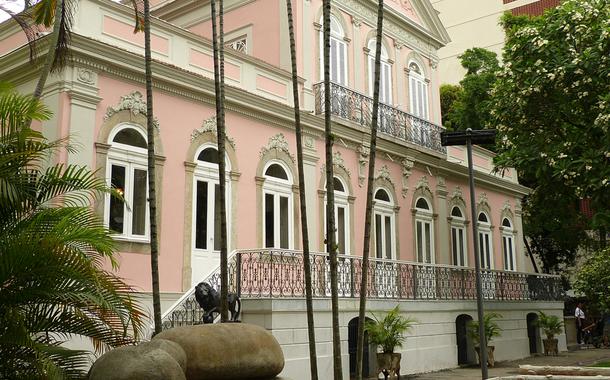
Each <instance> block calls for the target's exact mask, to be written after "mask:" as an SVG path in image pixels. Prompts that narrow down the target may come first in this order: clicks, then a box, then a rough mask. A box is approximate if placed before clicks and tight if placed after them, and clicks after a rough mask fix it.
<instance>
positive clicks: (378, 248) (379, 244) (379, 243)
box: [375, 214, 383, 259]
mask: <svg viewBox="0 0 610 380" xmlns="http://www.w3.org/2000/svg"><path fill="white" fill-rule="evenodd" d="M381 228H382V227H381V215H379V214H375V256H376V257H377V258H378V259H381V258H383V240H382V237H381Z"/></svg>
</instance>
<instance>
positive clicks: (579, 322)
mask: <svg viewBox="0 0 610 380" xmlns="http://www.w3.org/2000/svg"><path fill="white" fill-rule="evenodd" d="M582 307H583V305H582V302H579V303H578V305H577V306H576V310H575V311H574V317H575V318H576V341H577V342H578V344H583V343H584V342H583V327H584V325H585V312H584V311H583V310H582Z"/></svg>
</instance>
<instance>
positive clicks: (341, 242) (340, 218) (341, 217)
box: [337, 207, 347, 255]
mask: <svg viewBox="0 0 610 380" xmlns="http://www.w3.org/2000/svg"><path fill="white" fill-rule="evenodd" d="M345 228H346V225H345V208H343V207H337V245H338V246H339V253H340V254H342V255H345V254H346V253H347V252H346V251H345Z"/></svg>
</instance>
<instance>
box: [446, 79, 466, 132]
mask: <svg viewBox="0 0 610 380" xmlns="http://www.w3.org/2000/svg"><path fill="white" fill-rule="evenodd" d="M462 92H463V91H462V87H460V86H456V85H452V84H443V85H441V87H440V95H441V115H443V126H444V127H445V128H447V130H449V131H454V130H455V129H456V128H455V126H454V120H453V119H452V116H453V115H454V112H455V102H456V101H457V100H458V99H459V98H460V96H461V95H462Z"/></svg>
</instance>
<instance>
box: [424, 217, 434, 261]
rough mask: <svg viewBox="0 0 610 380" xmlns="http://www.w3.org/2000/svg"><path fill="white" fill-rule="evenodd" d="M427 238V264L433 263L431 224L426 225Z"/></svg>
mask: <svg viewBox="0 0 610 380" xmlns="http://www.w3.org/2000/svg"><path fill="white" fill-rule="evenodd" d="M424 227H425V236H426V263H428V264H430V263H432V233H431V231H430V223H424Z"/></svg>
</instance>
